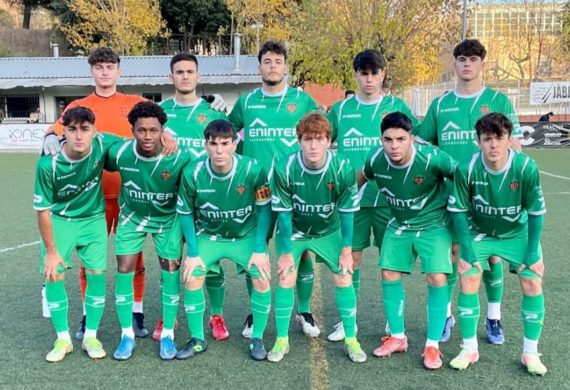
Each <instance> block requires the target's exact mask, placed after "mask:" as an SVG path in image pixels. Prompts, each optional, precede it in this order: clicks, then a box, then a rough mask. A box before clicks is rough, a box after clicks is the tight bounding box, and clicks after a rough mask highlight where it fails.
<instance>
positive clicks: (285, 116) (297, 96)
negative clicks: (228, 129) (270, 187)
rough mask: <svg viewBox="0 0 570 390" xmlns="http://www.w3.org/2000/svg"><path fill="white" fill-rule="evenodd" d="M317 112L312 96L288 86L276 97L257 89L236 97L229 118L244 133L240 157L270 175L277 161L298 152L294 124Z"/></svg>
mask: <svg viewBox="0 0 570 390" xmlns="http://www.w3.org/2000/svg"><path fill="white" fill-rule="evenodd" d="M318 109H319V107H318V106H317V103H316V102H315V101H314V100H313V98H312V97H311V96H309V95H308V94H307V93H305V92H303V91H300V90H298V89H296V88H293V87H290V86H287V87H286V88H285V90H284V91H283V93H279V94H278V95H270V94H268V93H267V92H264V91H263V89H262V88H257V89H255V90H253V91H252V92H250V93H248V94H245V95H241V96H240V97H239V99H238V101H237V102H236V104H235V106H234V108H233V110H232V112H231V113H230V115H229V117H228V118H229V120H230V122H232V124H233V125H234V127H235V128H236V129H237V130H238V131H239V130H240V129H242V128H243V129H244V132H243V136H244V140H243V154H244V155H245V156H248V157H251V158H254V159H256V160H257V161H259V163H260V164H261V166H262V167H263V168H264V169H265V170H266V171H267V172H268V173H269V172H270V171H271V168H272V167H273V166H274V164H275V162H276V161H277V160H279V159H280V158H281V157H284V156H287V155H289V154H290V153H291V152H293V151H296V150H298V149H299V145H298V144H297V133H296V131H295V127H296V126H297V122H298V121H299V119H301V118H302V117H303V116H305V115H306V114H308V113H309V112H311V111H315V110H318Z"/></svg>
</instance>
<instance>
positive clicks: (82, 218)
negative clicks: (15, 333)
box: [34, 107, 120, 362]
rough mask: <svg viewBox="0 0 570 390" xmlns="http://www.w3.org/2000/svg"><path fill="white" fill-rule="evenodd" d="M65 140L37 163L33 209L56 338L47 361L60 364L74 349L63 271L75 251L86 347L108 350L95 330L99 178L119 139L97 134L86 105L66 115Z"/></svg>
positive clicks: (103, 234) (103, 263)
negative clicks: (81, 274) (80, 269)
mask: <svg viewBox="0 0 570 390" xmlns="http://www.w3.org/2000/svg"><path fill="white" fill-rule="evenodd" d="M63 125H64V134H65V137H66V141H65V142H64V143H63V147H62V148H61V151H60V152H59V153H57V154H56V155H55V156H51V155H50V156H42V157H40V159H39V160H38V164H37V170H36V184H35V190H34V209H35V210H36V211H37V213H38V226H39V230H40V234H41V238H42V240H41V245H40V254H41V259H42V264H43V267H42V271H43V273H44V276H45V288H46V298H47V302H48V307H49V311H50V314H51V320H52V323H53V326H54V328H55V331H56V332H57V340H56V342H55V344H54V348H53V349H52V350H51V351H50V352H49V353H48V354H47V356H46V360H47V361H49V362H58V361H60V360H62V359H63V358H64V357H65V355H66V354H68V353H69V352H71V351H73V344H72V343H71V337H70V335H69V323H68V319H67V310H68V303H67V293H66V292H65V281H64V276H65V270H66V268H70V267H71V265H70V257H71V252H72V251H73V250H74V249H75V250H77V253H78V255H79V258H80V259H81V263H82V265H83V266H84V267H85V269H86V276H87V291H86V294H85V302H84V304H85V313H86V330H85V337H84V338H83V344H82V348H83V350H85V351H86V352H87V354H88V355H89V357H91V358H93V359H100V358H103V357H105V355H106V354H105V351H104V350H103V347H102V346H101V343H100V342H99V340H97V328H98V327H99V322H100V321H101V317H102V315H103V309H104V307H105V270H106V269H107V230H106V224H105V214H104V213H105V203H104V201H103V194H102V191H101V175H102V171H103V166H104V164H105V159H106V158H107V153H108V150H109V148H110V147H111V145H112V144H113V143H115V142H117V141H119V140H120V138H118V137H114V136H112V135H107V134H97V132H96V131H95V115H94V114H93V112H92V111H91V110H90V109H88V108H85V107H75V108H72V109H70V110H68V111H66V113H65V114H64V115H63Z"/></svg>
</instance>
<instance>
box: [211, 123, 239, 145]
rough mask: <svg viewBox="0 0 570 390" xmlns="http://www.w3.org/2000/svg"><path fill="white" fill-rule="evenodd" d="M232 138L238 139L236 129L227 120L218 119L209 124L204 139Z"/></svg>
mask: <svg viewBox="0 0 570 390" xmlns="http://www.w3.org/2000/svg"><path fill="white" fill-rule="evenodd" d="M216 138H231V139H232V140H233V141H235V140H236V139H237V132H236V129H235V128H234V127H233V126H232V124H231V123H230V122H228V121H227V120H225V119H216V120H213V121H211V122H210V123H208V125H207V126H206V128H205V129H204V139H205V140H206V141H207V140H209V139H216Z"/></svg>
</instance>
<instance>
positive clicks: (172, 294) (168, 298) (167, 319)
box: [160, 270, 180, 329]
mask: <svg viewBox="0 0 570 390" xmlns="http://www.w3.org/2000/svg"><path fill="white" fill-rule="evenodd" d="M160 277H161V278H162V320H163V322H164V325H163V326H164V329H174V322H175V321H176V314H178V302H179V301H180V271H179V270H176V271H174V272H168V271H165V270H161V271H160Z"/></svg>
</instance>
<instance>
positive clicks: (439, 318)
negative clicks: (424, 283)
mask: <svg viewBox="0 0 570 390" xmlns="http://www.w3.org/2000/svg"><path fill="white" fill-rule="evenodd" d="M447 294H448V286H446V285H444V286H441V287H437V286H428V305H427V311H428V323H427V338H428V339H429V340H434V341H439V339H440V338H441V334H442V333H443V328H444V326H445V320H446V318H447V302H449V298H448V296H447Z"/></svg>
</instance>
